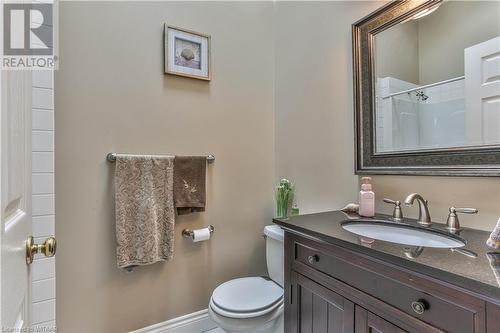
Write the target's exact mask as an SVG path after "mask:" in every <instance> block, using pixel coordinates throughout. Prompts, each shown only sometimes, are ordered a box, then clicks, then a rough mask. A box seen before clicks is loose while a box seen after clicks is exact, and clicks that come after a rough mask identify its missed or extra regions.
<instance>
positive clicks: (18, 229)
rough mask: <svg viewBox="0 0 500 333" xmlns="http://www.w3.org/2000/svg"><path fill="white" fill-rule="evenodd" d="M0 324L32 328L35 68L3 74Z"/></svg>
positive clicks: (0, 99)
mask: <svg viewBox="0 0 500 333" xmlns="http://www.w3.org/2000/svg"><path fill="white" fill-rule="evenodd" d="M0 87H1V95H0V108H1V109H0V115H1V117H0V204H1V211H0V218H1V223H0V227H1V237H0V246H1V253H0V272H1V277H0V298H1V305H0V326H1V327H2V328H7V329H11V328H13V329H20V328H24V327H28V326H29V323H30V316H29V313H30V307H31V302H30V293H29V291H30V287H29V286H30V282H31V279H30V270H29V266H28V265H27V264H26V246H25V242H26V239H27V237H28V236H29V235H31V71H24V70H19V71H12V70H10V71H3V70H2V71H1V72H0Z"/></svg>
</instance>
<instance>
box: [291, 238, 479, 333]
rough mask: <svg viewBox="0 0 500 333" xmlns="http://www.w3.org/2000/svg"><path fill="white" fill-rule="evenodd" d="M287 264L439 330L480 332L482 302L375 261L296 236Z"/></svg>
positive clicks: (429, 280) (433, 281)
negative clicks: (331, 281)
mask: <svg viewBox="0 0 500 333" xmlns="http://www.w3.org/2000/svg"><path fill="white" fill-rule="evenodd" d="M292 265H293V269H295V270H297V271H299V272H300V271H301V268H302V269H303V268H305V267H304V266H306V267H307V268H308V269H307V271H308V272H310V271H311V269H312V270H313V271H317V272H319V274H318V276H320V275H322V276H324V275H327V276H328V277H331V278H334V279H336V280H340V281H341V282H343V283H344V284H347V285H349V286H351V287H354V288H355V289H357V290H359V291H361V292H362V293H365V294H368V295H370V296H372V297H375V298H376V299H378V300H380V301H382V302H384V303H386V304H389V305H391V306H393V307H395V308H397V309H399V310H401V311H403V312H405V313H407V314H409V315H410V316H412V317H415V318H418V319H419V320H422V321H424V322H426V323H428V324H430V325H432V326H434V327H436V328H438V329H440V330H443V331H446V332H453V333H462V332H463V333H471V332H475V333H477V332H484V331H485V327H484V326H485V302H484V301H482V300H480V299H478V298H476V297H473V296H471V295H469V294H466V293H464V292H462V291H461V290H458V289H455V288H450V287H448V286H447V285H444V284H441V283H438V282H437V281H435V280H432V279H430V278H426V277H423V276H420V275H417V274H414V273H412V272H409V271H407V270H403V269H401V268H398V267H395V266H393V265H390V264H386V263H384V262H383V261H379V260H378V259H372V258H370V257H367V256H364V255H360V254H358V253H356V252H353V251H350V250H346V249H344V248H341V247H338V246H334V245H330V244H329V245H325V247H322V246H317V244H314V243H313V242H310V241H309V240H306V239H304V242H303V241H302V239H300V242H294V260H293V263H292ZM431 294H432V296H431ZM347 297H348V296H347ZM348 298H349V297H348Z"/></svg>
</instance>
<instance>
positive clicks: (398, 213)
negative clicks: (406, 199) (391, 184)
mask: <svg viewBox="0 0 500 333" xmlns="http://www.w3.org/2000/svg"><path fill="white" fill-rule="evenodd" d="M384 202H385V203H388V204H393V205H394V211H393V212H392V217H393V218H394V219H395V220H402V219H403V211H402V210H401V201H399V200H392V199H387V198H384Z"/></svg>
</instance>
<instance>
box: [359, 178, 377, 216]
mask: <svg viewBox="0 0 500 333" xmlns="http://www.w3.org/2000/svg"><path fill="white" fill-rule="evenodd" d="M371 180H372V178H371V177H363V178H361V181H362V184H361V191H359V215H361V216H365V217H373V216H374V215H375V193H374V192H373V191H372V184H371V183H370V182H371Z"/></svg>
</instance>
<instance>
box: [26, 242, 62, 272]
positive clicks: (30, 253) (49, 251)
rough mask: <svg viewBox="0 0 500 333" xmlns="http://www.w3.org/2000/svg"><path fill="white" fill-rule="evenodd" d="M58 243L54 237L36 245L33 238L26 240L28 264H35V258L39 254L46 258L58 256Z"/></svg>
mask: <svg viewBox="0 0 500 333" xmlns="http://www.w3.org/2000/svg"><path fill="white" fill-rule="evenodd" d="M56 249H57V242H56V239H55V238H54V237H49V238H47V239H46V240H45V242H43V244H35V240H34V238H33V236H29V237H28V239H27V240H26V264H28V265H29V264H31V263H32V262H33V257H34V256H35V254H37V253H43V254H44V255H45V256H46V257H53V256H54V255H55V254H56Z"/></svg>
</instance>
